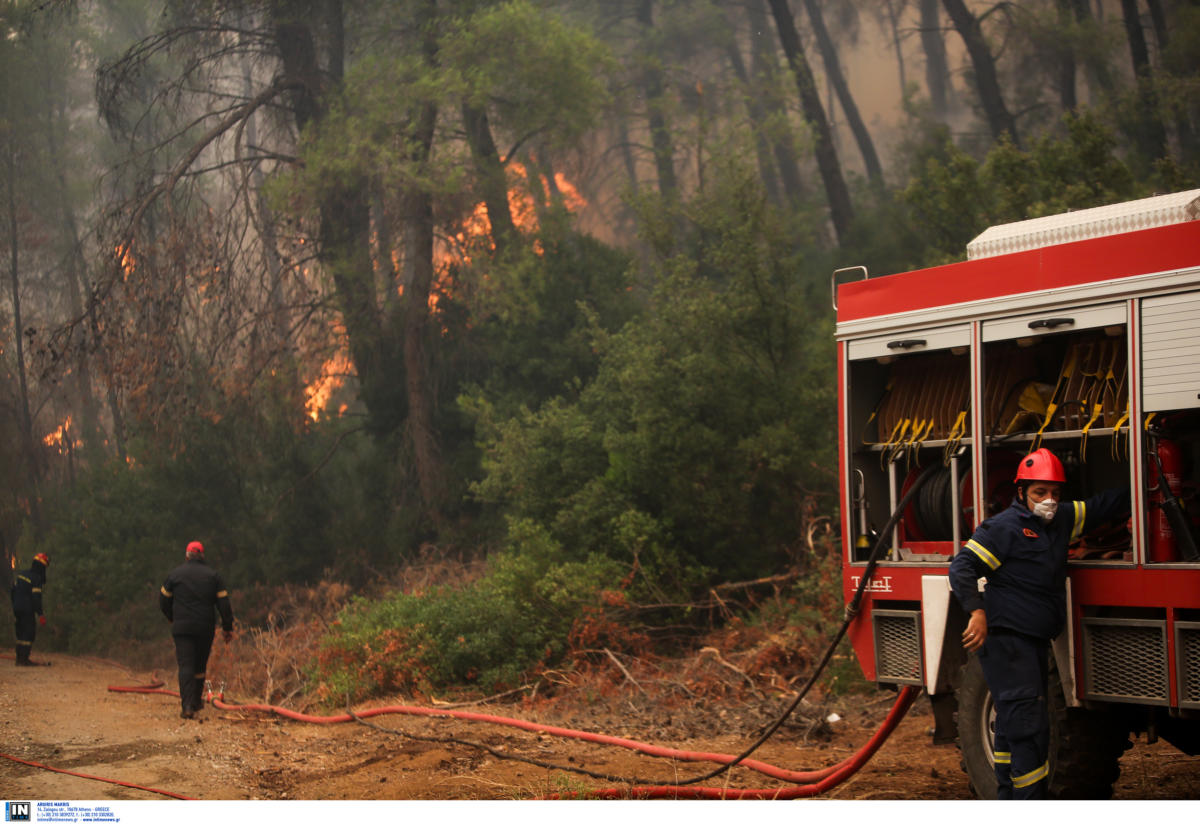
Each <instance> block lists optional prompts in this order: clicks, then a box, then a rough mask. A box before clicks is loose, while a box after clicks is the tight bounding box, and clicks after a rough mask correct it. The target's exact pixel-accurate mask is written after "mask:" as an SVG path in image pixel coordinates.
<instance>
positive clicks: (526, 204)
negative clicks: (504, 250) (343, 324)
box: [304, 163, 587, 421]
mask: <svg viewBox="0 0 1200 824" xmlns="http://www.w3.org/2000/svg"><path fill="white" fill-rule="evenodd" d="M508 171H509V181H510V185H509V188H508V208H509V210H510V211H511V212H512V219H513V224H514V225H515V226H516V227H517V229H519V230H520V231H521V232H522V233H524V234H533V233H535V232H537V230H538V228H539V225H540V224H539V221H538V209H539V205H538V203H537V200H536V199H535V197H534V195H533V194H532V193H531V192H530V183H529V172H528V170H527V169H526V168H525V166H524V165H523V164H520V163H512V164H510V166H509V170H508ZM536 185H537V186H539V187H540V188H541V191H542V192H544V193H547V194H549V193H550V192H553V193H554V198H555V199H559V200H560V201H561V203H562V204H563V206H564V207H565V208H566V210H567V211H568V212H577V211H579V210H580V209H582V208H583V207H584V206H586V205H587V200H586V199H585V198H584V197H583V195H581V194H580V193H579V190H578V189H577V188H576V187H575V185H574V184H572V183H571V182H570V181H569V180H568V179H567V178H566V176H564V175H563V174H562V173H561V172H556V173H555V174H554V179H553V181H551V180H549V179H547V177H546V175H544V174H539V175H538V176H537V180H536ZM491 231H492V226H491V221H490V220H489V219H488V214H487V204H486V203H484V202H482V201H481V202H479V203H477V204H476V205H475V207H474V209H472V211H471V214H470V215H468V216H467V217H466V218H465V219H464V220H463V222H462V228H461V230H460V231H458V232H455V233H453V234H450V235H443V236H440V237H439V238H438V240H437V244H436V246H435V249H434V260H433V263H434V283H433V288H432V289H430V292H429V313H430V315H431V316H437V315H438V314H439V309H438V301H439V300H440V298H441V296H442V295H443V294H445V293H446V292H448V291H450V290H451V289H453V288H454V282H453V277H452V274H451V273H452V271H453V269H454V267H455V266H456V265H458V266H461V265H466V264H469V263H470V262H471V256H472V253H473V251H474V250H477V249H481V248H482V249H487V250H489V251H491V250H494V248H495V244H494V243H493V242H492V239H491ZM533 250H534V252H535V253H536V254H538V255H541V254H543V249H542V247H541V244H540V242H539V241H537V240H536V239H535V240H534V241H533ZM392 263H393V266H394V267H396V268H399V263H400V262H399V258H398V252H396V251H393V252H392ZM396 290H397V294H399V295H402V294H404V285H403V284H400V285H398V286H397V287H396ZM445 331H446V330H445V329H443V332H445ZM339 336H340V337H342V338H343V341H344V333H339ZM353 373H354V364H353V362H352V361H351V359H350V356H349V354H348V353H347V351H346V349H345V345H344V343H343V347H342V348H341V349H339V351H338V352H337V353H336V354H334V356H333V357H331V358H330V359H329V360H327V361H326V362H325V364H324V365H323V366H322V367H321V371H320V374H319V375H318V377H317V378H316V379H315V380H313V381H312V382H311V383H309V384H308V386H306V387H305V389H304V397H305V404H304V410H305V414H307V415H308V417H309V418H311V419H312V420H314V421H315V420H317V419H318V418H319V417H320V416H321V415H322V414H325V413H327V411H328V410H327V408H326V407H327V406H328V405H329V401H330V398H331V397H332V395H333V393H334V392H335V391H337V389H339V388H340V387H341V386H342V385H343V384H344V383H345V381H346V377H347V376H348V375H352V374H353ZM346 408H347V407H346V405H345V404H342V405H341V406H340V407H339V408H338V410H337V412H336V415H337V416H341V415H342V414H344V413H345V411H346Z"/></svg>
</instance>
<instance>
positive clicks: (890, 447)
mask: <svg viewBox="0 0 1200 824" xmlns="http://www.w3.org/2000/svg"><path fill="white" fill-rule="evenodd" d="M911 423H912V421H910V420H909V419H908V418H904V419H903V420H900V421H897V422H896V426H895V428H893V429H892V434H891V436H889V437H888V440H887V443H885V444H884V446H885V447H886V448H885V449H884V450H883V454H882V455H881V456H880V461H879V467H880V468H881V469H882V468H884V467H886V466H887V465H888V463H889V462H890V461H892V460H894V459H895V457H896V452H897V451H898V450H899V448H900V446H901V444H903V443H904V434H905V433H906V432H908V427H909V424H911ZM897 429H899V430H900V431H899V432H897V431H896V430H897Z"/></svg>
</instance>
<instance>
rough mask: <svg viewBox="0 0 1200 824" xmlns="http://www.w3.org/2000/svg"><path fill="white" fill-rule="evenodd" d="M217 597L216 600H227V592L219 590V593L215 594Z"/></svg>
mask: <svg viewBox="0 0 1200 824" xmlns="http://www.w3.org/2000/svg"><path fill="white" fill-rule="evenodd" d="M217 597H218V598H228V597H229V592H228V590H224V589H223V590H221V591H220V592H218V593H217Z"/></svg>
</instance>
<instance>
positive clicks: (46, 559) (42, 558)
mask: <svg viewBox="0 0 1200 824" xmlns="http://www.w3.org/2000/svg"><path fill="white" fill-rule="evenodd" d="M33 560H35V561H37V562H38V563H40V564H41V565H42V566H50V556H49V555H47V554H46V553H44V552H39V553H38V554H37V555H34V556H33Z"/></svg>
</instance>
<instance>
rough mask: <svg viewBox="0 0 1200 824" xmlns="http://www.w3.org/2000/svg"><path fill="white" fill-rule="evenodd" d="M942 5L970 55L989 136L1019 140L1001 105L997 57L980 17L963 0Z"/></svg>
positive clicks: (1015, 125) (1010, 117)
mask: <svg viewBox="0 0 1200 824" xmlns="http://www.w3.org/2000/svg"><path fill="white" fill-rule="evenodd" d="M942 6H943V7H944V8H945V9H946V14H947V15H949V17H950V22H952V23H953V24H954V28H955V30H956V31H957V32H958V35H959V37H961V38H962V40H963V44H964V45H965V46H966V47H967V54H968V55H969V56H970V58H971V67H972V68H973V69H974V70H975V86H976V89H977V90H978V92H979V101H980V103H981V104H982V105H983V112H984V116H985V117H986V118H987V123H988V128H989V129H990V130H991V133H992V138H993V139H995V140H999V139H1000V138H1001V137H1002V136H1003V135H1005V134H1007V135H1008V136H1009V137H1010V138H1012V141H1013V143H1017V144H1019V143H1020V140H1019V138H1018V136H1017V123H1016V120H1015V119H1014V118H1013V116H1012V114H1011V113H1010V112H1009V111H1008V107H1007V106H1006V105H1004V95H1003V94H1001V92H1000V81H999V80H998V79H997V78H996V61H995V59H994V58H993V57H992V52H991V50H990V49H989V48H988V45H987V41H986V40H985V39H984V37H983V28H982V27H981V26H980V25H979V18H977V17H976V16H975V15H974V14H972V13H971V12H970V11H969V10H968V9H967V5H966V3H965V2H963V0H942Z"/></svg>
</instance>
